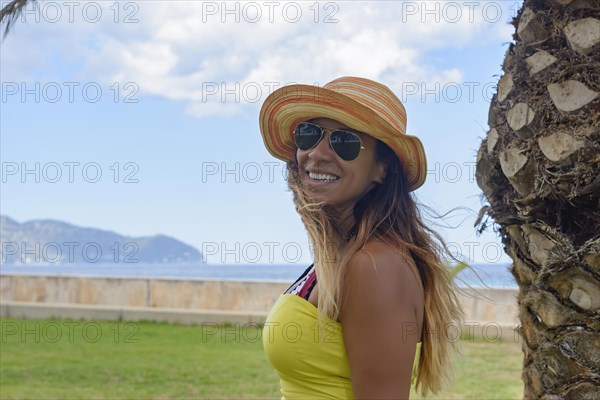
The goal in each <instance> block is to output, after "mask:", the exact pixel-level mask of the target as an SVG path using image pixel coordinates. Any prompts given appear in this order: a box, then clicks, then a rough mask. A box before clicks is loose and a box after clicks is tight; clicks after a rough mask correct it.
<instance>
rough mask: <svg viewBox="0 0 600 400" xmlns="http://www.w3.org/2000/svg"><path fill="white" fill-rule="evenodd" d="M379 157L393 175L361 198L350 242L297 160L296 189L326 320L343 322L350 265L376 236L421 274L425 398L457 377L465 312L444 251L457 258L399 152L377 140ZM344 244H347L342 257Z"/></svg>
mask: <svg viewBox="0 0 600 400" xmlns="http://www.w3.org/2000/svg"><path fill="white" fill-rule="evenodd" d="M376 157H377V160H378V161H379V162H383V163H384V165H386V174H385V178H384V180H383V182H382V183H381V184H379V185H377V186H376V187H375V188H373V189H372V190H371V191H369V192H368V193H366V194H365V195H363V197H361V198H360V199H359V200H358V202H357V203H356V205H355V207H354V210H353V212H354V217H355V220H356V225H355V227H354V229H355V230H356V234H355V235H354V237H352V238H351V239H350V240H349V241H348V238H347V236H346V234H347V232H342V231H340V228H339V227H338V226H337V225H336V222H335V221H336V218H335V217H336V212H335V209H333V208H332V207H331V206H329V205H326V204H324V203H323V202H319V203H315V202H311V200H310V198H308V197H307V195H306V194H305V192H304V191H303V189H302V185H301V182H300V178H299V171H298V162H297V160H296V159H295V160H293V161H289V162H288V163H287V169H288V187H289V188H290V190H291V191H292V193H293V195H294V204H295V206H296V210H297V211H298V213H299V214H300V217H301V219H302V222H303V223H304V226H305V227H306V229H307V231H308V234H309V238H310V241H311V244H312V248H313V253H314V262H315V267H316V268H315V269H316V274H317V280H318V282H319V302H318V303H319V307H318V308H319V311H320V316H321V317H323V316H325V317H329V318H331V319H332V320H334V321H335V320H337V319H338V317H339V312H340V297H341V291H342V281H343V278H344V271H345V268H346V265H347V264H348V261H349V260H350V258H351V257H352V256H353V255H354V254H355V253H356V252H357V251H359V250H361V249H362V248H363V246H365V245H366V244H367V243H368V242H369V241H372V240H378V241H381V242H384V243H386V244H389V245H392V246H393V247H394V248H397V249H399V250H401V251H402V254H403V255H404V258H405V260H406V262H407V263H408V264H409V265H410V266H411V267H412V268H413V269H415V270H416V271H417V272H418V275H419V277H420V280H421V283H422V286H423V289H424V295H425V310H424V317H423V327H422V332H423V335H422V345H421V356H420V360H419V364H418V375H417V379H416V388H417V389H418V390H420V392H421V396H423V397H425V396H426V395H427V394H428V393H429V392H431V393H437V392H439V391H440V390H441V389H442V388H443V387H445V386H446V385H447V384H449V383H450V381H451V380H452V368H450V364H451V361H452V360H451V358H452V356H453V355H454V353H455V352H456V351H457V348H456V343H455V340H452V337H451V336H450V337H449V336H448V329H449V328H450V327H451V326H454V327H456V324H458V323H460V322H461V321H462V318H463V312H462V310H461V308H460V304H459V301H458V298H457V296H456V293H455V289H456V288H455V287H454V284H453V282H452V279H451V278H450V275H449V272H448V269H447V268H446V267H445V266H444V264H443V256H444V255H448V256H450V258H454V257H452V255H451V253H450V251H449V250H448V248H447V247H446V245H445V243H444V240H443V239H442V237H441V236H440V235H439V234H438V233H437V232H435V231H434V230H432V229H430V228H429V227H427V225H425V223H424V222H423V219H422V217H421V214H420V212H419V210H418V208H417V203H416V201H415V199H414V198H413V195H412V194H411V193H410V192H409V191H408V181H407V178H406V175H405V173H404V169H403V165H402V163H401V162H400V160H399V159H398V157H397V156H396V154H395V153H394V152H393V151H392V150H391V149H390V148H389V147H388V146H387V145H386V144H384V143H383V142H381V141H379V140H377V147H376ZM344 245H346V246H347V247H346V249H345V250H344V251H343V254H342V251H341V249H342V247H343V246H344ZM321 317H320V318H321Z"/></svg>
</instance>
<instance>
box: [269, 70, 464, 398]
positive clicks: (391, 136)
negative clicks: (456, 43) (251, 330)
mask: <svg viewBox="0 0 600 400" xmlns="http://www.w3.org/2000/svg"><path fill="white" fill-rule="evenodd" d="M405 127H406V112H405V110H404V106H403V105H402V103H401V101H400V100H399V99H398V97H396V95H394V93H393V92H392V91H391V90H390V89H389V88H387V87H386V86H384V85H382V84H379V83H377V82H374V81H371V80H368V79H363V78H355V77H344V78H339V79H336V80H334V81H332V82H330V83H328V84H327V85H325V86H324V87H323V88H319V87H316V86H308V85H291V86H286V87H283V88H280V89H278V90H276V91H275V92H273V93H272V94H271V95H270V96H269V97H268V98H267V99H266V100H265V103H264V104H263V106H262V109H261V112H260V129H261V133H262V136H263V139H264V142H265V146H266V147H267V149H268V151H269V152H270V153H271V154H272V155H273V156H275V157H277V158H279V159H281V160H284V161H286V162H287V166H288V185H289V187H290V189H291V190H292V192H293V194H294V203H295V205H296V209H297V211H298V213H299V214H300V216H301V218H302V222H303V223H304V225H305V227H306V229H307V231H308V234H309V237H310V241H311V244H312V248H313V252H314V264H313V265H311V266H310V267H309V268H308V269H307V270H306V271H305V272H304V274H303V275H302V276H301V277H300V278H299V279H298V280H297V281H296V282H295V283H294V284H292V286H290V288H289V289H288V290H287V291H286V292H285V293H284V294H283V295H282V296H281V297H280V298H279V299H278V300H277V302H276V303H275V305H274V306H273V308H272V310H271V312H270V313H269V316H268V317H267V320H266V322H265V327H264V329H263V344H264V347H265V352H266V355H267V358H268V359H269V361H270V363H271V364H272V365H273V367H274V368H275V369H276V370H277V372H278V374H279V376H280V384H281V392H282V395H283V398H285V399H287V400H292V399H307V398H321V399H326V398H330V399H346V398H348V399H350V398H360V399H363V398H364V399H380V398H381V399H383V398H387V399H401V398H408V396H409V392H410V387H411V385H412V384H414V385H415V386H416V387H417V388H419V389H420V391H421V394H422V395H426V394H427V393H429V392H433V393H435V392H438V391H439V390H440V388H441V387H442V386H443V384H444V383H446V380H447V378H449V375H450V370H451V369H450V368H449V359H450V356H451V353H452V351H453V350H454V343H453V342H454V341H453V340H451V338H449V337H448V336H447V335H446V330H447V329H448V327H449V326H450V324H453V323H456V322H459V321H460V320H461V317H462V312H461V310H460V307H459V303H458V301H457V298H456V296H455V294H454V290H453V286H452V282H451V280H450V279H449V277H448V274H447V272H446V270H445V268H444V267H443V266H442V265H441V252H442V250H443V249H445V246H444V245H443V241H442V240H441V238H440V237H439V236H438V235H437V234H436V233H435V232H433V231H431V230H430V229H428V228H427V227H426V226H425V224H424V223H423V221H422V220H421V217H420V215H419V213H418V210H417V207H416V205H415V202H414V200H413V198H412V197H411V195H410V191H412V190H414V189H416V188H418V187H420V186H421V185H422V184H423V183H424V181H425V175H426V171H427V165H426V160H425V153H424V150H423V146H422V144H421V142H420V140H419V139H418V138H416V137H414V136H409V135H407V134H406V132H405ZM432 237H433V238H436V239H437V241H434V240H433V239H432Z"/></svg>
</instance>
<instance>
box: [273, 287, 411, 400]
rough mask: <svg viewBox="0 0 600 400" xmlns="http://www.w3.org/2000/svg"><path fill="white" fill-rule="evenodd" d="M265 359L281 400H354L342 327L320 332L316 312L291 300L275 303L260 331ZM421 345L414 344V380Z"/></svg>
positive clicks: (335, 325)
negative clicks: (276, 378)
mask: <svg viewBox="0 0 600 400" xmlns="http://www.w3.org/2000/svg"><path fill="white" fill-rule="evenodd" d="M262 338H263V346H264V349H265V353H266V355H267V359H268V360H269V362H270V363H271V365H272V366H273V368H275V370H276V371H277V373H278V374H279V378H280V385H281V394H282V396H283V397H282V400H284V399H285V400H294V399H354V392H353V390H352V382H351V380H350V366H349V363H348V358H347V355H346V350H345V347H344V338H343V335H342V326H341V324H340V323H339V322H336V321H331V320H330V321H329V322H328V323H326V324H324V326H321V328H320V329H319V328H318V325H317V308H316V307H315V306H314V305H313V304H312V303H310V302H309V301H307V300H305V299H303V298H302V297H300V296H297V295H295V294H283V295H281V296H280V297H279V299H277V302H275V304H274V305H273V308H272V309H271V312H270V313H269V315H268V317H267V319H266V321H265V326H264V328H263V335H262ZM420 350H421V343H420V342H419V343H417V349H416V353H415V359H414V362H413V375H412V380H411V382H412V383H414V379H415V377H416V373H417V366H418V362H419V356H420Z"/></svg>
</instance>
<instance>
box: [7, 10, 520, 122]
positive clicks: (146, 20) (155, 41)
mask: <svg viewBox="0 0 600 400" xmlns="http://www.w3.org/2000/svg"><path fill="white" fill-rule="evenodd" d="M467 3H469V2H467ZM467 3H461V2H452V1H450V2H449V1H441V2H424V1H419V2H406V1H388V2H375V1H372V2H346V1H345V2H339V3H337V2H321V3H314V2H287V3H286V2H228V3H227V4H226V3H224V2H176V1H157V2H140V3H134V2H130V3H120V4H121V7H123V8H122V9H120V10H119V12H118V15H117V13H116V10H115V9H114V5H113V4H112V3H110V4H109V3H96V4H102V6H103V9H102V19H101V20H99V21H97V22H95V23H90V22H89V18H87V20H86V18H84V17H83V16H82V15H81V14H77V12H75V14H73V21H72V22H70V21H66V22H65V21H59V22H58V23H49V22H47V21H45V20H44V15H42V18H40V22H39V23H35V21H33V22H34V23H32V24H27V25H26V24H17V26H16V27H15V28H16V29H15V31H16V32H15V33H13V34H11V36H12V37H8V38H7V40H6V41H5V43H3V44H2V46H3V49H2V50H3V53H4V54H7V53H9V54H15V56H11V57H9V58H8V59H7V57H3V60H2V68H3V71H4V72H3V75H4V76H3V80H5V77H6V78H8V79H9V80H10V79H13V80H26V79H40V76H41V75H40V74H41V73H42V72H41V71H43V67H42V66H44V65H52V63H53V62H54V63H58V64H59V65H61V64H60V63H69V65H70V68H69V71H71V72H70V73H71V74H72V73H74V72H73V71H76V72H75V73H76V74H77V77H78V78H79V79H87V80H105V81H106V82H136V83H137V85H138V86H139V88H140V92H141V94H143V93H147V94H152V95H158V96H164V97H166V98H169V99H174V100H184V101H187V102H188V107H187V110H188V112H190V113H192V114H193V115H197V116H208V115H215V114H218V115H233V114H235V113H237V112H240V111H241V110H242V109H243V108H244V107H245V106H247V105H248V104H256V103H259V102H258V101H257V99H256V88H257V87H258V88H260V89H261V93H260V96H261V97H262V98H264V97H265V96H266V95H267V94H268V93H269V91H270V90H269V88H272V87H273V84H272V83H273V82H277V83H278V84H279V85H283V84H286V83H289V82H304V83H310V84H313V83H318V84H320V85H323V84H324V83H326V82H328V81H329V80H331V79H334V78H336V77H338V76H342V75H359V76H365V77H368V78H372V79H380V80H382V79H385V81H386V82H391V83H390V84H389V85H390V86H391V87H393V88H395V89H398V88H399V85H400V82H406V81H410V82H440V83H441V84H442V85H443V84H444V83H445V82H460V80H461V79H462V71H461V70H460V69H458V67H450V68H440V67H439V66H437V65H436V64H435V62H434V61H432V60H430V58H428V55H429V54H431V53H432V52H435V51H436V50H437V49H440V48H444V49H448V48H450V49H451V48H460V47H465V46H468V45H469V44H470V43H473V42H480V41H481V40H485V39H482V38H485V37H492V39H489V40H494V41H497V40H499V39H500V38H505V39H504V40H505V41H508V40H510V33H512V27H511V26H510V25H508V24H507V21H508V20H509V19H510V18H509V17H510V16H509V15H508V13H509V9H510V8H515V9H516V6H515V4H511V3H510V2H508V3H507V2H500V3H498V4H501V6H502V8H501V13H506V14H507V15H504V16H503V18H501V20H499V21H495V22H492V21H494V20H495V18H496V15H497V13H496V14H494V13H493V11H494V10H496V9H495V8H493V9H492V8H490V7H489V6H488V8H487V11H486V12H484V11H483V6H482V7H479V8H477V7H475V8H473V7H472V6H469V5H467ZM472 3H473V2H470V3H469V4H472ZM502 3H504V4H502ZM515 3H516V4H518V2H515ZM59 4H60V3H59ZM123 4H134V5H135V6H134V7H133V6H130V7H129V8H127V9H126V8H125V6H124V5H123ZM224 5H225V7H226V9H224V8H223V6H224ZM457 6H460V7H457ZM110 7H113V8H112V9H111V8H110ZM132 7H133V8H132ZM298 10H300V13H298ZM258 12H260V15H259V14H258ZM492 16H493V17H494V18H491V17H492ZM46 17H47V16H46ZM126 17H129V19H130V20H133V21H135V20H137V21H138V22H137V23H136V22H133V23H124V20H125V18H126ZM28 18H30V19H28V22H29V21H31V20H34V19H35V18H31V16H28ZM63 18H66V15H63ZM326 19H328V20H329V21H333V23H325V22H324V21H325V20H326ZM236 20H237V21H239V22H236ZM296 20H297V21H296ZM115 21H117V22H115ZM252 21H256V22H252ZM294 21H296V22H294ZM335 21H337V22H335ZM32 47H35V49H36V50H35V51H32V50H31V49H32ZM21 49H22V50H21ZM57 49H63V50H57ZM16 54H20V56H16ZM57 54H58V55H57ZM17 57H22V59H20V60H19V59H18V58H17ZM57 59H58V61H57ZM32 64H33V65H32ZM32 67H33V68H32ZM24 71H28V73H25V72H24ZM56 73H58V72H56ZM69 79H72V76H69V77H66V76H65V77H64V80H69ZM207 90H208V91H207ZM215 90H217V91H216V92H215ZM227 90H229V92H227ZM235 91H237V93H234V92H235Z"/></svg>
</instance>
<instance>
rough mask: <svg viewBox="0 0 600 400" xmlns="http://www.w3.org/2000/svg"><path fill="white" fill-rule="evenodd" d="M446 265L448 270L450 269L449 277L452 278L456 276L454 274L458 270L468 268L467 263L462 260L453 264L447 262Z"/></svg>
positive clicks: (458, 271) (457, 272)
mask: <svg viewBox="0 0 600 400" xmlns="http://www.w3.org/2000/svg"><path fill="white" fill-rule="evenodd" d="M446 267H448V270H449V271H450V278H451V279H452V280H454V278H456V275H458V274H459V273H460V271H462V270H463V269H465V268H469V264H467V263H466V262H464V261H460V262H459V263H457V264H456V265H454V266H451V265H450V264H447V265H446Z"/></svg>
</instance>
